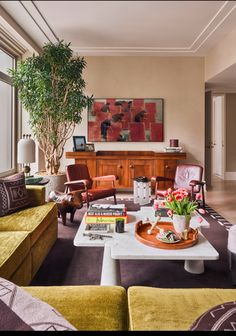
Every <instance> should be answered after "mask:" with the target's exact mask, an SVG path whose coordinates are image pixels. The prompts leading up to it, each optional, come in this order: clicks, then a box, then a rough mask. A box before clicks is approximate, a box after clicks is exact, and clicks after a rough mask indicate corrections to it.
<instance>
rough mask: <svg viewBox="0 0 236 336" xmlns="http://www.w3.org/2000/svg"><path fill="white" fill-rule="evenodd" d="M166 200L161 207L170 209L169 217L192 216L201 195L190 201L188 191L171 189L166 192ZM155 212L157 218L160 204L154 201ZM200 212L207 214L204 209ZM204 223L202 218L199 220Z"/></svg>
mask: <svg viewBox="0 0 236 336" xmlns="http://www.w3.org/2000/svg"><path fill="white" fill-rule="evenodd" d="M163 195H164V197H165V200H164V201H162V202H161V203H160V206H164V207H166V208H168V209H169V210H168V211H167V215H168V216H169V217H172V216H173V215H174V214H175V215H185V216H186V215H188V216H191V214H192V213H193V212H194V211H195V210H196V209H197V208H198V202H197V201H198V200H201V194H197V195H196V200H195V201H190V197H189V194H188V192H187V190H186V189H184V188H179V189H176V190H172V189H171V188H169V189H167V190H166V191H165V192H164V194H163ZM153 207H154V210H155V216H157V215H158V214H159V202H158V201H157V200H154V204H153ZM198 211H199V212H200V213H202V214H204V213H205V211H204V210H203V209H198ZM200 220H201V221H202V218H200V217H199V218H198V221H199V222H200Z"/></svg>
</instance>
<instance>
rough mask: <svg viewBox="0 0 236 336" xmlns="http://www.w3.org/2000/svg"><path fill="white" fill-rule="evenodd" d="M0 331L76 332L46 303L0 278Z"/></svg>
mask: <svg viewBox="0 0 236 336" xmlns="http://www.w3.org/2000/svg"><path fill="white" fill-rule="evenodd" d="M0 330H8V331H9V330H35V331H55V330H56V331H72V330H77V329H75V327H74V326H73V325H71V324H70V323H69V322H68V321H67V320H66V319H64V317H63V316H62V315H61V314H60V313H59V312H58V311H57V310H56V309H54V308H53V307H52V306H50V305H49V304H48V303H46V302H43V301H41V300H39V299H36V298H34V297H33V296H31V295H30V294H29V293H28V292H26V291H25V290H24V289H22V288H20V287H18V286H16V285H15V284H14V283H12V282H11V281H9V280H6V279H3V278H0Z"/></svg>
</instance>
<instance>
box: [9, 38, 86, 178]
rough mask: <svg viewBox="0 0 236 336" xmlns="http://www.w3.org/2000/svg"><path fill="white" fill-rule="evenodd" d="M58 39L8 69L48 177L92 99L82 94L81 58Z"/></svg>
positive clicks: (56, 169)
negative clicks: (41, 154)
mask: <svg viewBox="0 0 236 336" xmlns="http://www.w3.org/2000/svg"><path fill="white" fill-rule="evenodd" d="M69 46H70V43H68V44H66V43H64V42H63V41H59V42H58V43H56V44H53V43H48V44H45V45H44V47H43V50H42V53H41V54H40V55H37V56H35V55H33V56H32V57H29V58H27V59H26V60H25V61H22V62H20V63H19V65H18V67H17V69H16V70H10V73H11V76H12V80H13V84H14V85H15V86H16V87H17V88H18V91H19V97H20V100H21V103H22V105H23V106H24V108H25V109H26V111H27V112H28V113H29V124H30V126H31V129H32V132H33V134H34V138H35V139H36V140H37V143H38V146H39V148H40V149H41V150H42V151H43V153H44V158H45V170H46V174H47V175H48V176H55V175H59V174H60V171H59V169H60V159H61V158H62V155H63V153H64V146H65V143H66V141H67V140H68V139H69V138H70V137H71V136H72V134H73V132H74V128H75V125H76V124H78V123H80V122H81V120H82V116H81V115H82V111H83V109H84V108H85V107H86V106H88V104H89V103H90V102H91V97H88V96H86V95H85V94H84V90H85V86H86V85H85V81H84V79H83V78H82V73H83V70H84V68H85V67H86V61H85V59H84V58H83V57H73V51H72V49H71V48H70V47H69Z"/></svg>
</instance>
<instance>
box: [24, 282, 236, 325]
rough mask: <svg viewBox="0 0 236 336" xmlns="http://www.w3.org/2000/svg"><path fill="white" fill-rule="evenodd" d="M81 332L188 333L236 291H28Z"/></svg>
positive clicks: (81, 288) (90, 288)
mask: <svg viewBox="0 0 236 336" xmlns="http://www.w3.org/2000/svg"><path fill="white" fill-rule="evenodd" d="M24 289H25V290H27V292H29V293H31V295H33V296H34V297H37V298H39V299H41V300H43V301H45V302H47V303H49V304H50V305H52V306H53V307H55V308H56V309H57V310H58V311H59V312H60V313H61V314H62V315H63V316H64V317H65V318H66V319H67V320H68V321H69V322H70V323H71V324H73V325H74V326H75V328H77V329H78V330H132V331H139V330H155V331H156V330H158V331H161V330H162V331H163V330H181V331H182V330H188V329H189V328H190V326H191V325H192V323H193V322H194V321H195V320H196V319H197V318H198V317H199V316H200V315H201V314H202V313H204V312H205V311H206V310H208V309H210V308H212V307H213V306H215V305H218V304H220V303H224V302H228V301H235V300H236V290H235V289H216V288H187V289H181V288H175V289H173V288H171V289H168V288H153V287H145V286H132V287H130V288H128V290H127V291H126V290H125V289H124V288H123V287H120V286H48V287H33V286H32V287H24Z"/></svg>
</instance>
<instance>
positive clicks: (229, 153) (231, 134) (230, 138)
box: [226, 93, 236, 172]
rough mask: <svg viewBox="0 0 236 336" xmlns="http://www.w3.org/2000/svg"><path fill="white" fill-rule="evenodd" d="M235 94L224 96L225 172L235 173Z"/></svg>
mask: <svg viewBox="0 0 236 336" xmlns="http://www.w3.org/2000/svg"><path fill="white" fill-rule="evenodd" d="M235 125H236V93H227V94H226V129H227V132H226V172H236V155H235V153H236V151H235V144H236V132H235Z"/></svg>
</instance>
